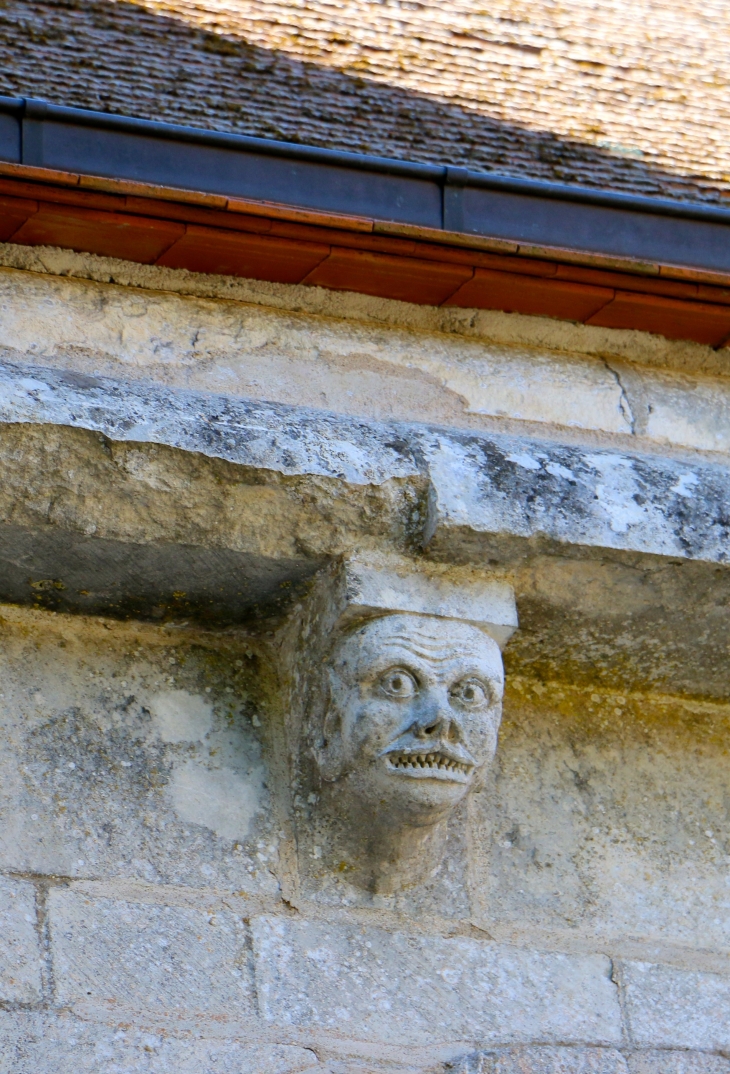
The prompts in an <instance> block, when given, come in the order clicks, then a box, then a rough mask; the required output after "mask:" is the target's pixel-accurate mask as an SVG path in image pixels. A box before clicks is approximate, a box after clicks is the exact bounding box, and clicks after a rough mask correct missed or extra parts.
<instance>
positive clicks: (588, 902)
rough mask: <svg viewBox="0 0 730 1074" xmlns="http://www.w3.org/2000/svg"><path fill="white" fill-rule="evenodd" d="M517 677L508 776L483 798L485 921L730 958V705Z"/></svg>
mask: <svg viewBox="0 0 730 1074" xmlns="http://www.w3.org/2000/svg"><path fill="white" fill-rule="evenodd" d="M508 652H509V649H508ZM506 682H507V689H506V692H505V702H504V716H503V720H502V726H501V729H500V741H499V749H498V752H497V760H496V770H495V781H494V784H493V786H491V787H489V788H487V789H486V790H485V791H484V792H482V793H479V794H476V795H475V796H474V797H473V799H472V835H471V838H472V847H473V848H474V849H473V853H472V855H471V857H470V862H469V865H470V869H471V870H472V875H473V883H472V889H471V890H472V897H473V904H472V913H476V912H478V914H479V921H480V923H481V924H482V925H483V927H484V928H486V929H487V930H488V931H489V933H490V934H491V935H493V936H495V938H498V939H508V938H510V937H512V936H514V935H519V933H520V930H521V928H523V927H524V926H525V924H526V923H528V922H529V924H530V926H531V927H535V926H536V927H539V928H542V929H547V930H549V931H553V930H559V931H561V932H563V931H564V932H565V934H567V935H570V934H572V933H574V932H575V930H576V929H577V930H580V931H583V930H587V931H589V932H590V933H591V934H592V935H594V936H596V935H600V936H602V937H603V940H604V942H607V943H615V942H617V941H621V942H623V940H624V939H625V938H626V937H637V938H642V939H643V940H644V941H646V942H649V943H651V944H652V945H654V950H657V949H661V946H660V945H663V944H667V943H672V944H676V945H678V946H680V947H682V948H684V949H685V950H691V949H692V948H695V949H703V951H704V954H703V959H705V960H706V959H707V958H708V957H710V953H711V952H715V953H716V956H717V959H718V960H723V959H726V958H727V951H728V950H729V949H730V888H729V887H728V883H727V849H726V846H725V842H724V834H723V833H724V831H725V825H726V822H727V820H726V818H727V813H726V794H727V759H726V753H725V751H726V749H727V742H728V738H729V737H730V709H728V707H727V705H725V704H722V705H720V704H717V705H715V704H709V703H706V702H700V701H693V700H691V699H680V698H676V697H668V696H663V697H662V696H661V695H658V694H629V693H621V692H620V691H618V690H617V689H615V688H614V689H611V690H599V689H597V688H596V687H594V688H591V687H590V686H588V687H586V688H584V689H580V690H578V689H575V688H571V687H569V686H567V685H566V684H557V683H553V684H545V683H540V682H535V681H530V680H526V679H519V680H517V679H515V678H514V676H510V674H509V670H508V674H507V680H506ZM477 905H478V911H477ZM653 957H656V956H653ZM697 968H703V969H706V968H712V967H708V965H707V962H706V961H705V962H704V963H703V964H702V965H701V966H700V965H699V964H698V965H697Z"/></svg>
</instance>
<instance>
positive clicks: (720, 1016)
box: [620, 962, 730, 1052]
mask: <svg viewBox="0 0 730 1074" xmlns="http://www.w3.org/2000/svg"><path fill="white" fill-rule="evenodd" d="M620 972H621V978H622V982H623V987H624V997H625V998H624V1009H625V1012H626V1017H627V1019H628V1023H629V1031H630V1033H631V1037H632V1039H633V1041H634V1043H635V1044H636V1045H637V1047H644V1048H695V1049H700V1050H704V1051H708V1052H711V1051H720V1050H730V975H728V976H725V975H720V974H716V973H693V972H692V971H689V970H682V969H677V968H675V967H673V966H661V965H653V964H652V963H649V962H625V963H623V964H622V966H621V971H620Z"/></svg>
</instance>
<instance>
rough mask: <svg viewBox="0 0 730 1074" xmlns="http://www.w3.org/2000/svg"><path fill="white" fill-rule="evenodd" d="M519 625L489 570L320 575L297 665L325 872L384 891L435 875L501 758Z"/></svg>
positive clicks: (304, 792)
mask: <svg viewBox="0 0 730 1074" xmlns="http://www.w3.org/2000/svg"><path fill="white" fill-rule="evenodd" d="M516 627H517V614H516V608H515V601H514V594H513V591H512V589H511V587H510V586H509V585H507V584H506V583H504V582H502V581H498V580H496V579H493V578H490V577H488V576H487V575H485V574H483V573H480V572H474V571H466V570H463V569H459V568H441V567H438V566H432V565H429V566H425V565H423V564H419V563H414V562H412V561H409V560H404V559H395V558H393V557H388V558H386V557H370V558H352V559H349V560H347V561H346V562H344V563H341V564H339V565H338V566H337V567H336V568H334V569H332V570H329V571H328V572H326V573H325V574H324V575H323V576H321V577H320V579H319V581H318V584H317V585H316V586H315V587H314V590H313V592H312V594H311V596H310V598H309V601H308V603H307V605H306V607H305V608H304V609H303V610H302V614H301V615H300V618H299V621H298V626H297V638H296V641H295V643H294V645H293V648H291V649H290V657H289V658H290V660H291V661H292V665H291V666H292V671H293V674H292V676H291V682H292V692H291V702H292V705H291V708H290V715H292V716H294V719H293V723H292V733H293V739H292V745H293V751H294V754H295V762H296V776H295V782H296V784H298V794H297V798H296V801H297V802H298V803H299V805H300V816H299V829H300V831H299V843H300V846H301V845H302V844H303V843H304V842H309V843H310V844H311V847H312V848H313V849H310V854H311V855H312V856H314V857H315V858H317V859H320V867H321V868H322V869H325V870H332V871H339V872H340V873H342V872H346V874H347V880H348V881H349V882H350V883H352V884H355V885H356V886H358V887H361V888H364V889H366V890H369V891H371V892H373V893H382V894H390V893H394V892H397V891H399V890H401V889H403V888H406V887H410V886H412V885H415V884H418V883H420V882H422V881H423V880H424V879H425V878H426V877H428V876H430V875H433V873H434V871H435V870H436V869H437V868H438V865H439V863H440V860H441V857H442V854H443V848H444V844H445V840H446V834H447V829H448V821H449V817H450V816H451V814H452V813H453V811H454V809H455V808H456V807H457V806H458V805H459V803H461V802H462V801H463V800H464V798H465V797H466V796H467V795H468V794H469V793H470V792H471V791H472V790H473V789H474V787H475V786H477V785H478V784H479V782H480V780H481V779H482V777H483V776H484V773H485V772H486V771H487V770H488V768H489V766H490V765H491V762H492V760H493V758H494V754H495V750H496V746H497V733H498V729H499V724H500V719H501V712H502V692H503V685H504V672H503V664H502V651H501V650H502V647H503V646H504V644H505V643H506V641H507V640H508V638H509V637H510V635H511V634H512V633H513V631H514V630H515V629H516ZM297 709H298V717H297V715H296V710H297Z"/></svg>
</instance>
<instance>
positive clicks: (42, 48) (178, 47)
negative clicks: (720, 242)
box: [0, 0, 730, 202]
mask: <svg viewBox="0 0 730 1074" xmlns="http://www.w3.org/2000/svg"><path fill="white" fill-rule="evenodd" d="M0 94H5V95H8V96H23V97H36V98H41V99H44V100H47V101H49V102H52V103H55V104H64V105H70V106H74V107H80V108H89V109H92V110H96V111H103V112H113V113H119V114H122V115H129V116H136V117H139V118H144V119H154V120H163V121H166V122H169V123H176V124H182V125H191V126H198V127H204V128H208V129H215V130H221V131H230V132H234V133H237V134H248V135H254V136H257V137H264V138H273V139H280V140H283V141H288V142H298V143H300V144H305V145H314V146H322V147H325V148H331V149H340V150H349V151H352V152H357V153H370V154H374V155H377V156H387V157H395V158H400V159H403V160H412V161H423V162H428V163H437V164H452V165H456V166H462V167H468V168H470V169H472V170H474V171H484V172H497V173H500V174H503V175H512V176H519V177H522V178H531V179H540V180H545V181H551V182H559V183H575V184H578V185H582V186H588V187H594V188H600V189H605V190H616V191H622V192H625V193H633V194H643V195H648V196H657V197H665V198H675V199H683V200H692V201H704V202H718V201H720V200H722V198H723V194H725V196H727V195H728V194H730V184H728V186H727V190H725V189H724V185H723V184H718V183H715V182H714V181H713V180H711V179H707V178H703V177H701V176H697V175H682V174H679V173H677V174H674V173H670V172H668V171H663V170H661V169H659V168H657V167H655V166H653V165H651V164H649V163H647V162H644V161H642V160H640V159H637V158H634V157H625V156H622V155H620V154H617V153H615V152H610V151H608V150H606V149H601V148H598V147H595V146H592V145H589V144H586V143H582V142H580V141H574V140H569V139H565V138H562V137H559V136H558V135H556V134H555V133H553V132H552V131H549V130H543V131H536V130H531V129H528V128H526V127H524V126H521V125H519V124H509V123H504V122H501V121H499V120H497V119H495V118H492V117H489V116H487V115H484V114H483V113H481V112H477V111H475V110H474V111H473V110H471V109H468V108H465V107H463V106H461V105H458V104H455V103H453V102H450V101H448V100H445V99H443V98H438V97H431V96H428V95H425V94H419V93H415V92H412V91H407V90H404V89H401V88H399V87H394V86H389V85H386V84H383V83H379V82H375V81H372V80H368V79H365V78H359V77H355V76H353V75H350V74H345V73H342V72H340V71H337V70H336V69H334V68H331V67H324V66H321V65H318V64H315V63H310V62H302V61H300V60H297V59H295V58H293V57H291V56H290V55H288V54H285V53H282V52H277V51H270V50H267V49H264V48H261V47H259V46H255V45H251V44H249V43H248V42H246V41H244V40H240V39H238V38H233V37H230V36H220V35H219V34H216V33H208V32H205V31H202V30H200V29H198V28H196V27H192V26H190V25H189V24H188V23H186V22H185V21H184V20H183V19H182V18H177V17H173V16H170V15H159V14H156V13H153V12H150V11H148V10H146V9H145V8H143V7H140V6H139V5H138V4H136V3H133V2H127V0H92V2H85V0H45V2H42V3H36V2H34V0H6V2H5V3H4V4H3V5H2V6H1V7H0Z"/></svg>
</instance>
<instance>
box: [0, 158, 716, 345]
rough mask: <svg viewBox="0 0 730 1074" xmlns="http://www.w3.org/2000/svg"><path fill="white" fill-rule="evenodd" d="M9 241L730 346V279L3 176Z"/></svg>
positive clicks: (100, 184) (381, 225)
mask: <svg viewBox="0 0 730 1074" xmlns="http://www.w3.org/2000/svg"><path fill="white" fill-rule="evenodd" d="M0 241H2V242H12V243H17V244H20V245H27V246H60V247H64V248H67V249H72V250H77V251H79V252H85V253H94V254H100V255H103V256H108V257H118V258H123V259H125V260H128V261H136V262H139V263H141V264H147V265H153V264H154V265H163V266H167V267H171V268H184V269H188V270H189V271H191V272H204V273H215V274H220V275H229V276H240V277H247V278H253V279H260V280H268V281H271V282H276V283H301V284H308V285H314V286H320V287H326V288H329V289H331V290H345V291H357V292H360V293H362V294H369V295H375V296H379V297H382V298H393V299H400V300H401V301H404V302H415V303H419V304H422V305H431V306H461V307H465V308H470V309H492V310H504V311H506V312H514V313H526V314H533V315H537V316H546V317H555V318H558V319H560V320H565V321H574V322H582V323H585V324H591V325H600V326H603V327H609V328H628V329H638V330H641V331H646V332H654V333H657V334H659V335H663V336H665V337H667V338H669V339H686V340H694V341H695V342H698V343H704V344H707V345H709V346H712V347H719V346H722V345H723V344H724V343H725V342H726V341H727V340H729V339H730V275H724V274H720V273H712V272H702V271H699V270H696V269H692V268H686V267H683V266H681V265H660V264H657V263H649V262H639V261H633V260H630V259H624V258H615V257H607V256H604V255H599V254H587V253H585V252H580V251H575V250H570V249H556V248H546V247H535V246H525V245H520V244H518V243H514V242H506V241H504V240H502V239H490V238H485V237H482V236H476V235H464V234H457V233H450V232H444V231H439V230H435V229H430V228H422V227H415V226H409V225H402V224H391V223H387V222H383V221H378V220H371V219H367V218H364V217H357V216H345V215H338V214H327V213H321V212H316V211H310V210H307V209H298V208H295V207H292V206H283V205H274V204H271V203H266V202H254V201H244V200H241V199H237V198H227V197H224V196H219V195H216V194H205V193H199V192H195V191H187V190H179V189H174V188H169V187H158V186H152V185H149V184H142V183H133V182H128V181H123V180H115V179H103V178H97V177H94V176H87V175H77V174H73V173H69V172H57V171H51V170H49V169H45V168H31V167H27V166H23V165H14V164H2V163H0Z"/></svg>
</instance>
